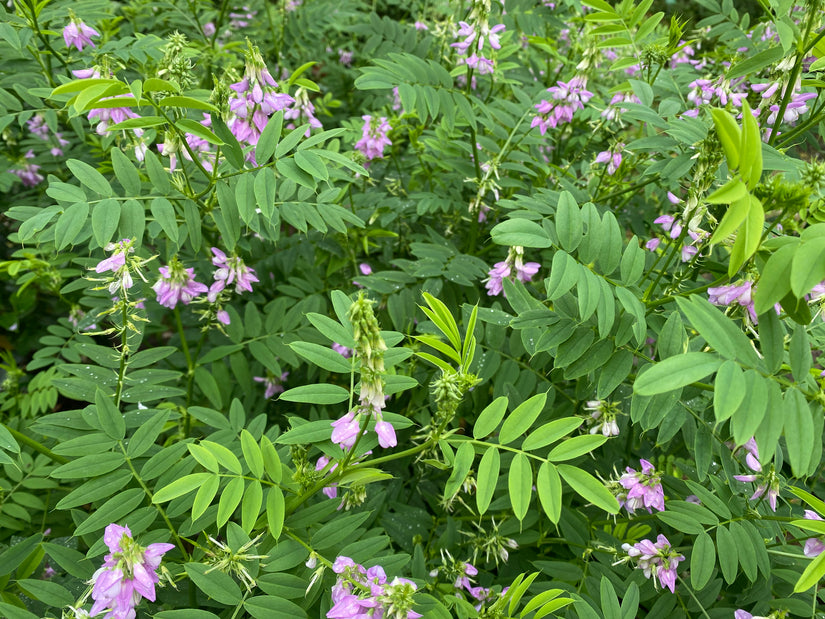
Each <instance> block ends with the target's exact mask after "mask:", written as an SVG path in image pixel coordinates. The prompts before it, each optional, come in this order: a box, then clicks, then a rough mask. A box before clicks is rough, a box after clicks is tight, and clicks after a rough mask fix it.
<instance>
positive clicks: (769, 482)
mask: <svg viewBox="0 0 825 619" xmlns="http://www.w3.org/2000/svg"><path fill="white" fill-rule="evenodd" d="M733 478H734V479H735V480H736V481H741V482H744V483H752V482H756V490H755V491H754V493H753V494H752V495H751V497H750V500H751V501H756V500H757V499H759V498H761V497H762V495H764V494H765V492H766V491H767V493H768V495H767V496H768V505H770V507H771V510H772V511H776V500H777V498H778V497H779V479H778V478H777V477H776V474H775V473H773V472H770V473H768V474H751V475H734V476H733Z"/></svg>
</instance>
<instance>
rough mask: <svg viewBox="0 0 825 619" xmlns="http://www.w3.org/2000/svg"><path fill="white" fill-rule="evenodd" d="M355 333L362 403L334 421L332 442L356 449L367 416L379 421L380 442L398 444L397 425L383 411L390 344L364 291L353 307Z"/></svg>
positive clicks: (386, 446)
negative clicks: (387, 354) (386, 353)
mask: <svg viewBox="0 0 825 619" xmlns="http://www.w3.org/2000/svg"><path fill="white" fill-rule="evenodd" d="M349 319H350V321H351V322H352V326H353V330H354V335H355V353H356V354H357V357H358V360H359V361H360V370H361V393H360V395H359V404H358V406H356V407H355V408H353V409H352V410H351V411H349V412H347V413H346V414H345V415H344V416H343V417H341V418H340V419H337V420H335V421H333V422H332V424H331V425H332V428H333V429H332V437H331V438H332V442H333V443H335V444H337V445H339V446H340V447H341V449H344V450H345V451H347V450H350V449H352V447H353V446H354V445H355V442H356V441H357V440H358V437H359V436H360V435H361V433H362V425H363V423H364V420H365V419H370V418H371V419H374V420H375V433H376V434H377V435H378V444H379V445H381V447H383V448H385V449H386V448H388V447H395V446H396V445H397V444H398V441H397V439H396V436H395V428H393V426H392V424H391V423H390V422H388V421H385V420H384V418H383V416H382V414H381V411H382V410H383V409H384V406H385V404H386V397H385V396H384V379H383V378H381V375H382V374H383V373H384V351H385V350H387V345H386V343H385V342H384V339H383V338H382V337H381V330H380V327H379V325H378V321H377V320H376V318H375V314H374V313H373V309H372V301H370V300H369V299H366V298H365V297H364V294H363V292H362V293H360V294H359V296H358V299H357V300H356V301H355V302H353V304H352V305H351V306H350V309H349Z"/></svg>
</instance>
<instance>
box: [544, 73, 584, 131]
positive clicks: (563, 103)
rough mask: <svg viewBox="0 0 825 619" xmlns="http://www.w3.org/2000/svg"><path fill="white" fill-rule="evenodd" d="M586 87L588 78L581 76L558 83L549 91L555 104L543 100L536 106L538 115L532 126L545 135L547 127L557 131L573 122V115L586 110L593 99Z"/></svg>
mask: <svg viewBox="0 0 825 619" xmlns="http://www.w3.org/2000/svg"><path fill="white" fill-rule="evenodd" d="M585 86H587V78H585V77H582V76H579V75H577V76H575V77H574V78H572V79H571V80H570V81H569V82H561V81H560V82H556V85H555V86H551V87H550V88H548V89H547V92H549V93H550V95H551V99H552V100H553V102H552V103H551V102H550V101H547V100H545V99H542V100H541V102H540V103H538V104H536V105H535V106H534V107H535V108H536V111H537V112H538V115H537V116H535V117H534V118H533V121H532V122H531V124H530V126H531V127H538V128H539V131H540V132H541V134H542V135H544V134H545V132H546V131H547V127H551V128H553V129H555V128H556V127H557V126H559V125H562V124H566V123H569V122H572V120H573V114H575V113H576V111H577V110H582V109H584V104H585V103H587V102H588V101H590V99H591V98H592V97H593V93H592V92H590V91H589V90H587V89H586V88H585Z"/></svg>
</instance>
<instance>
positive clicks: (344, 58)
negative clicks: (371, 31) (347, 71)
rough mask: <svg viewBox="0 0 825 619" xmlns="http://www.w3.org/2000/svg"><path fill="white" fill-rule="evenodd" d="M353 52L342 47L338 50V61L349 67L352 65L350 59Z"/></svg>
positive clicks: (352, 56)
mask: <svg viewBox="0 0 825 619" xmlns="http://www.w3.org/2000/svg"><path fill="white" fill-rule="evenodd" d="M354 56H355V54H353V53H352V52H348V51H346V50H343V49H339V50H338V61H339V62H340V63H341V64H342V65H344V66H345V67H349V66H350V65H352V59H353V58H354Z"/></svg>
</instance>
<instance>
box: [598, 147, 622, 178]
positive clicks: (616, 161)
mask: <svg viewBox="0 0 825 619" xmlns="http://www.w3.org/2000/svg"><path fill="white" fill-rule="evenodd" d="M623 150H624V144H622V143H621V142H619V143H618V144H615V145H614V146H613V147H612V148H610V149H609V150H603V151H602V152H600V153H599V154H598V155H596V163H606V164H607V173H608V174H610V175H611V176H613V175H614V174H615V173H616V171H617V170H618V169H619V166H620V165H622V151H623Z"/></svg>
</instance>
